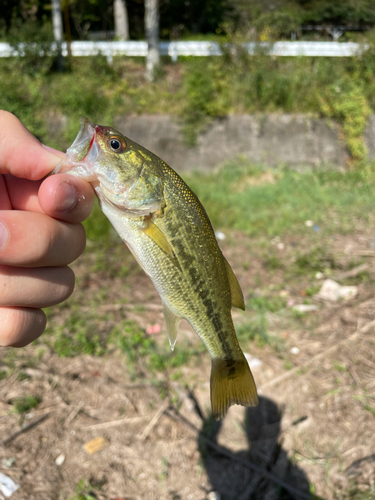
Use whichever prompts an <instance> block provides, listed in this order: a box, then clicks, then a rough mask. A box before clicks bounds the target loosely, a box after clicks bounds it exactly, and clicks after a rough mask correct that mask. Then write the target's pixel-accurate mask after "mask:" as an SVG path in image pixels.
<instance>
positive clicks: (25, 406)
mask: <svg viewBox="0 0 375 500" xmlns="http://www.w3.org/2000/svg"><path fill="white" fill-rule="evenodd" d="M41 401H42V399H41V398H40V397H39V396H24V397H21V398H15V399H14V400H13V401H12V404H13V408H14V411H15V412H16V413H19V414H22V413H26V412H28V411H29V410H32V409H33V408H36V407H37V406H38V405H39V404H40V403H41Z"/></svg>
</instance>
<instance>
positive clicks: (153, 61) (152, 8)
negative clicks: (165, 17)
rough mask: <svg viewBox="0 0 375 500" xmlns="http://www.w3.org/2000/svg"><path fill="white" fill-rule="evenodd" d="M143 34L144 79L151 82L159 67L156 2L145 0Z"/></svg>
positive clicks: (157, 10)
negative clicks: (144, 53)
mask: <svg viewBox="0 0 375 500" xmlns="http://www.w3.org/2000/svg"><path fill="white" fill-rule="evenodd" d="M145 32H146V40H147V56H146V78H147V80H149V81H153V80H155V76H156V71H157V69H158V68H159V66H160V51H159V1H158V0H145Z"/></svg>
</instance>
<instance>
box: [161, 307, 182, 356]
mask: <svg viewBox="0 0 375 500" xmlns="http://www.w3.org/2000/svg"><path fill="white" fill-rule="evenodd" d="M163 312H164V319H165V324H166V326H167V332H168V337H169V343H170V346H171V349H172V351H173V350H174V346H175V344H176V340H177V330H178V325H179V323H180V321H181V318H179V317H178V316H176V315H175V314H174V313H173V312H172V311H171V310H170V309H169V307H168V306H167V305H166V304H165V303H164V302H163Z"/></svg>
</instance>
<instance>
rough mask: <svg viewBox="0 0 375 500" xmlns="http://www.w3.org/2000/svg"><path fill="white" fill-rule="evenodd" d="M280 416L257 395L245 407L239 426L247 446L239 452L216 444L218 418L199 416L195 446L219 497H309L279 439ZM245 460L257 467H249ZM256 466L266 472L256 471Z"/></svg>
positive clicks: (302, 476)
mask: <svg viewBox="0 0 375 500" xmlns="http://www.w3.org/2000/svg"><path fill="white" fill-rule="evenodd" d="M281 416H282V415H281V411H280V409H279V408H278V407H277V405H276V404H275V403H274V402H273V401H271V400H270V399H268V398H265V397H260V398H259V405H258V406H257V407H254V408H247V409H246V413H245V421H244V422H243V426H244V428H245V430H246V435H247V441H248V450H246V451H245V450H244V451H240V452H232V451H231V450H230V449H228V448H224V447H222V446H219V445H218V444H217V438H218V436H219V433H220V429H221V422H216V421H215V420H214V419H213V418H212V417H210V418H208V419H205V420H203V425H202V429H201V431H200V434H199V450H200V453H201V457H202V461H203V464H204V467H205V469H206V471H207V474H208V476H209V478H210V481H211V485H212V490H213V491H215V492H217V493H218V496H219V498H220V500H250V499H251V500H257V499H259V500H299V499H303V498H313V496H312V495H310V493H309V492H310V487H309V481H308V479H307V477H306V475H305V474H304V472H303V471H302V470H301V469H300V468H299V467H297V466H296V465H295V464H293V463H292V462H291V461H290V460H289V459H288V456H287V454H286V452H285V451H284V450H283V448H282V445H281V443H280V439H279V434H280V424H281ZM249 463H250V464H252V465H253V467H255V469H258V471H256V470H251V468H250V466H249ZM260 468H261V469H263V470H264V471H266V473H265V474H264V473H263V474H262V473H261V472H259V469H260ZM272 476H274V477H272ZM275 478H276V479H275ZM277 480H279V481H277ZM282 483H286V485H287V486H290V488H289V489H288V488H287V487H284V486H282ZM293 489H295V490H298V491H299V492H300V494H299V493H298V492H297V491H295V492H293V491H291V490H293Z"/></svg>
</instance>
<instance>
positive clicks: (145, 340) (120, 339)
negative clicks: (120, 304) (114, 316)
mask: <svg viewBox="0 0 375 500" xmlns="http://www.w3.org/2000/svg"><path fill="white" fill-rule="evenodd" d="M109 342H111V343H114V344H115V345H116V346H117V347H119V348H120V350H121V351H122V352H123V353H125V354H126V356H127V358H128V359H129V361H130V362H133V363H135V362H136V361H138V360H139V359H140V358H143V357H145V356H147V355H148V354H150V352H152V351H154V350H155V349H156V342H155V340H154V339H153V338H152V337H151V336H150V335H147V334H146V333H145V332H144V330H141V329H140V327H139V326H138V325H137V324H136V323H135V322H133V321H128V320H123V321H122V322H121V323H120V324H118V325H117V326H115V327H114V328H113V330H112V331H111V334H110V338H109Z"/></svg>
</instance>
